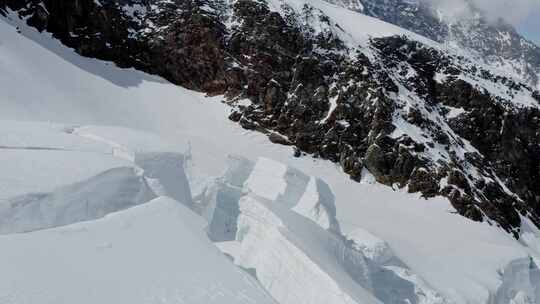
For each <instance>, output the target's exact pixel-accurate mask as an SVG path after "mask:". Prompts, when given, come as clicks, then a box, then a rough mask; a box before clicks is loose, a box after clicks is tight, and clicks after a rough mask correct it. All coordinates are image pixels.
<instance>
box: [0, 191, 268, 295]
mask: <svg viewBox="0 0 540 304" xmlns="http://www.w3.org/2000/svg"><path fill="white" fill-rule="evenodd" d="M205 226H206V224H205V222H204V221H203V220H202V219H201V218H199V217H198V216H197V215H195V214H194V213H193V212H191V211H190V210H189V209H188V208H186V207H185V206H183V205H182V204H181V203H179V202H177V201H174V200H172V199H170V198H165V197H161V198H157V199H155V200H152V201H151V202H149V203H147V204H144V205H141V206H137V207H133V208H131V209H129V210H126V211H123V212H119V213H115V214H109V215H108V216H106V217H105V218H102V219H99V220H96V221H91V222H82V223H77V224H73V225H69V226H65V227H61V228H55V229H50V230H42V231H36V232H31V233H24V234H12V235H4V236H0V247H1V248H2V253H1V257H2V258H1V259H0V268H1V269H2V274H1V275H0V302H1V303H5V304H20V303H41V304H53V303H55V304H58V303H81V304H84V303H111V304H112V303H141V304H142V303H156V304H157V303H194V304H195V303H198V304H208V303H228V304H236V303H273V301H272V300H271V299H270V298H269V297H268V296H266V295H265V293H264V291H263V290H262V289H261V288H260V287H258V286H257V283H256V282H255V280H253V279H252V278H251V277H250V276H249V275H248V274H247V273H245V272H243V271H242V270H240V269H238V268H235V267H234V265H232V264H230V263H229V262H228V261H227V258H226V257H225V256H223V255H222V254H221V253H220V252H219V251H218V250H217V248H215V247H214V246H213V245H212V243H211V242H210V241H209V240H208V239H207V238H206V236H205V232H204V228H205Z"/></svg>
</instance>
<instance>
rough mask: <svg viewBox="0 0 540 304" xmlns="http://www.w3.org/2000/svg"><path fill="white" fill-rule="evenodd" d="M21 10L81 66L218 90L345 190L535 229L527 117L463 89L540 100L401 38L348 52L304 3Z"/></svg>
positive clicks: (537, 183) (538, 212) (537, 218)
mask: <svg viewBox="0 0 540 304" xmlns="http://www.w3.org/2000/svg"><path fill="white" fill-rule="evenodd" d="M23 2H25V1H16V0H1V1H0V11H1V8H6V7H9V8H11V9H13V10H15V11H17V12H18V13H19V15H20V16H21V17H24V18H26V20H27V22H28V23H29V24H30V25H32V26H34V27H36V28H38V29H40V30H46V31H49V32H51V33H53V35H54V36H55V37H57V38H58V39H60V40H61V41H62V42H63V43H65V44H66V45H68V46H70V47H73V48H74V49H75V50H76V51H77V52H79V53H80V54H82V55H84V56H90V57H96V58H100V59H104V60H110V61H114V62H115V63H117V64H118V65H120V66H122V67H135V68H138V69H141V70H143V71H146V72H149V73H154V74H158V75H161V76H163V77H164V78H166V79H168V80H170V81H171V82H173V83H176V84H179V85H182V86H185V87H187V88H190V89H194V90H198V91H203V92H206V93H208V94H211V95H214V94H223V95H225V96H226V98H227V102H228V103H230V104H231V105H232V106H233V107H234V110H233V112H232V113H231V115H230V116H229V118H230V119H231V120H232V121H235V122H238V123H239V124H240V125H241V126H242V127H243V128H246V129H249V130H256V131H259V132H263V133H265V134H267V135H268V136H269V140H270V141H272V142H274V143H277V144H282V145H292V146H294V148H295V156H300V155H301V154H302V153H307V154H311V155H312V156H313V157H319V158H323V159H328V160H330V161H333V162H336V163H339V164H340V165H341V167H342V168H343V170H344V172H345V173H346V174H348V175H350V176H351V178H352V179H354V180H360V179H361V178H362V171H363V168H367V169H368V170H369V171H370V172H371V174H373V175H374V176H375V178H376V180H377V181H379V182H381V183H384V184H387V185H397V186H399V187H407V188H408V191H409V192H421V193H422V194H423V196H425V197H433V196H437V195H442V196H445V197H447V198H448V199H449V200H450V201H451V203H452V205H453V206H454V207H455V209H456V210H457V212H458V213H459V214H461V215H463V216H466V217H469V218H471V219H473V220H477V221H482V220H488V221H492V222H496V223H497V224H499V225H500V226H502V227H503V228H505V229H506V230H508V231H512V232H514V233H515V232H517V229H519V226H520V215H521V216H528V217H530V218H531V219H532V220H533V221H534V222H535V223H537V224H540V112H539V109H538V108H534V107H518V106H515V105H514V104H513V103H512V100H509V99H505V98H504V97H501V96H498V95H494V94H491V93H489V92H487V91H486V90H485V89H482V88H481V87H480V86H479V84H478V83H476V84H471V83H470V82H467V81H465V80H462V79H469V78H471V79H473V78H474V79H480V80H482V81H486V82H490V83H493V84H496V85H498V86H501V87H503V88H504V90H505V91H507V92H509V93H508V94H510V95H512V96H522V95H523V94H525V95H528V96H530V97H531V99H532V100H535V99H536V100H539V99H540V97H538V96H539V94H538V92H537V91H534V90H533V89H531V88H530V87H528V86H527V85H526V84H522V83H516V82H515V81H513V80H511V79H508V78H506V77H502V76H498V75H494V74H492V73H491V72H489V71H486V70H483V69H482V68H479V67H477V66H475V65H474V63H471V62H469V61H467V59H465V58H462V57H456V56H450V55H445V54H443V53H442V52H440V51H438V50H436V49H433V48H430V47H427V46H425V45H422V44H421V43H419V42H415V41H411V40H409V39H408V38H406V37H400V36H394V37H386V38H377V39H373V40H372V41H371V42H370V44H369V47H365V48H356V47H354V48H353V47H351V46H348V45H346V44H345V43H344V42H343V41H341V40H340V38H339V37H340V34H344V33H342V32H341V31H342V30H341V29H340V27H339V25H338V24H337V23H335V22H334V21H333V20H331V19H330V18H328V17H327V16H326V15H324V13H323V12H321V11H319V10H317V9H315V8H313V7H310V6H308V5H306V6H304V7H303V8H302V9H300V10H294V9H293V8H291V7H288V6H287V5H285V4H284V5H283V7H282V8H281V12H280V13H278V12H273V11H271V10H270V9H269V7H268V5H267V4H266V3H265V2H264V1H252V0H239V1H236V2H235V3H234V5H232V6H228V5H226V4H225V3H224V2H221V1H220V0H173V1H171V0H140V1H135V0H132V1H127V0H126V1H105V0H101V1H100V2H96V1H94V0H76V1H61V0H45V1H43V2H42V3H41V1H37V0H35V1H34V0H27V1H26V2H25V3H23ZM397 8H398V7H396V9H397ZM368 9H372V10H375V9H376V7H372V8H369V7H368ZM426 9H427V8H426ZM383 13H385V12H384V11H383V12H378V13H377V14H383ZM409 13H410V12H409ZM373 14H375V13H373ZM404 14H408V13H407V11H405V13H404ZM432 21H433V20H432ZM432 21H429V20H428V21H426V22H428V23H426V24H424V25H422V26H423V27H431V26H432V25H431V22H432ZM314 22H316V23H317V24H318V28H317V30H315V29H314V28H313V27H312V25H311V24H313V23H314ZM434 26H435V25H434ZM440 30H441V35H443V34H444V30H443V29H440ZM479 83H480V82H479ZM520 94H521V95H520ZM239 99H249V100H250V102H251V103H250V104H249V105H243V104H237V103H236V102H237V101H238V100H239ZM516 235H517V234H516Z"/></svg>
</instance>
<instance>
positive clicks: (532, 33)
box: [517, 9, 540, 46]
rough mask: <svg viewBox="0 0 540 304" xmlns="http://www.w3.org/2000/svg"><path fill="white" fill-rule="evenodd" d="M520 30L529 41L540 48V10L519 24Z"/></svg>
mask: <svg viewBox="0 0 540 304" xmlns="http://www.w3.org/2000/svg"><path fill="white" fill-rule="evenodd" d="M517 27H518V30H519V31H520V32H521V33H522V34H523V35H524V36H525V37H526V38H527V39H529V40H531V41H533V42H536V44H537V45H539V46H540V9H538V10H537V11H536V12H534V13H531V15H530V16H529V17H528V18H526V19H525V20H523V21H522V22H520V24H518V26H517Z"/></svg>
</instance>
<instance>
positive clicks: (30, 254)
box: [0, 0, 540, 304]
mask: <svg viewBox="0 0 540 304" xmlns="http://www.w3.org/2000/svg"><path fill="white" fill-rule="evenodd" d="M291 3H293V4H294V3H296V2H291ZM312 3H313V4H314V5H316V6H317V7H320V8H322V9H324V10H325V12H326V13H327V14H328V15H331V17H332V19H334V20H338V21H339V25H340V26H341V27H343V28H344V29H346V31H347V32H348V31H349V30H351V32H353V31H352V29H368V28H369V29H370V30H369V31H371V33H374V32H375V33H377V32H378V33H380V34H381V35H384V34H388V33H392V34H394V33H400V32H401V31H398V30H397V29H396V28H395V27H393V26H387V25H384V26H383V28H380V27H379V26H381V23H380V22H375V21H374V20H375V19H371V18H368V17H366V18H364V17H359V15H358V14H354V13H353V12H348V11H345V10H343V9H340V8H338V7H335V6H333V5H330V4H326V3H323V2H319V1H316V0H314V1H313V2H312ZM300 4H301V2H298V5H300ZM9 23H12V24H15V25H17V26H20V29H21V32H22V34H17V31H16V30H15V28H14V27H13V26H12V25H10V24H9ZM374 27H375V28H374ZM360 32H361V31H359V30H356V31H354V35H352V38H351V39H352V40H351V41H353V42H355V43H357V42H358V41H360V40H362V39H366V37H367V36H366V35H365V34H361V33H360ZM0 37H2V38H1V39H0V88H1V90H2V95H1V96H0V107H1V108H2V111H0V120H6V121H3V122H1V123H0V125H1V126H2V127H1V128H0V132H2V133H0V135H1V136H0V145H2V146H6V147H11V148H8V149H5V148H4V149H0V161H1V163H2V170H1V171H0V197H1V199H2V201H0V205H3V204H4V203H5V200H6V199H11V198H13V197H14V196H19V195H25V194H29V193H38V192H39V193H57V191H59V189H60V190H62V191H66V190H65V189H68V190H69V189H71V187H72V186H73V185H74V184H77V183H81V182H82V183H83V184H86V182H87V181H88V180H90V179H92V178H93V177H96V176H98V175H99V174H102V173H103V172H106V171H108V170H110V169H115V168H122V167H127V168H130V169H129V170H131V172H133V173H134V174H135V176H141V175H137V174H142V176H144V171H147V172H148V176H146V177H145V179H144V180H145V181H146V183H147V184H148V187H150V188H151V189H152V191H153V192H158V194H156V196H157V195H161V194H162V193H168V195H171V196H175V195H176V196H177V197H180V195H181V194H182V195H185V197H189V195H188V194H187V189H188V188H185V185H184V186H182V187H180V189H184V190H183V191H180V192H178V193H176V194H175V192H174V191H171V188H170V187H169V186H167V185H168V183H165V182H159V181H158V184H157V185H155V180H159V179H160V178H163V177H165V178H166V177H172V176H174V175H171V174H169V173H167V172H163V171H161V169H160V170H158V171H161V172H163V173H162V174H161V173H160V174H157V173H156V174H154V173H152V174H151V172H153V171H152V170H153V169H154V168H157V169H159V168H163V167H166V165H165V164H166V163H167V161H165V160H164V161H163V162H156V163H154V165H152V166H146V168H147V169H146V170H145V169H144V168H143V167H145V165H144V163H145V162H139V164H137V155H138V154H139V155H141V154H140V153H172V154H165V155H169V156H171V157H172V158H167V159H172V160H173V162H174V163H175V165H177V166H183V167H186V168H188V169H189V170H188V172H186V175H187V176H188V177H189V183H190V186H191V187H190V190H191V192H192V195H193V197H194V202H193V205H194V206H193V208H194V209H195V210H196V211H198V212H200V213H201V214H202V215H204V216H203V218H205V219H206V220H207V221H208V222H210V224H209V225H210V226H209V227H212V221H213V220H212V219H213V215H214V214H215V213H214V212H213V211H212V210H214V208H215V206H218V205H220V204H224V203H220V204H218V203H215V200H213V199H209V197H210V198H211V197H212V195H210V194H211V193H212V191H214V190H212V188H211V187H215V188H214V189H215V191H217V192H215V191H214V193H222V194H223V193H225V194H227V193H232V195H233V196H234V195H236V196H234V199H233V200H230V199H228V198H227V197H225V199H224V200H222V201H223V202H225V203H231V202H233V203H234V201H236V202H237V204H238V205H237V207H236V206H235V205H234V204H232V205H230V206H228V205H227V206H228V207H229V208H223V210H225V211H226V212H225V214H226V217H221V218H225V219H227V221H225V223H226V224H227V225H229V226H230V227H233V229H232V230H231V231H230V232H228V233H224V234H221V235H218V234H216V235H217V236H220V242H221V241H223V242H227V243H220V247H226V248H228V249H226V250H228V251H230V253H229V254H230V255H231V256H233V257H234V260H235V262H236V263H237V264H240V266H242V265H243V266H244V267H255V268H256V269H257V270H256V276H257V278H259V283H260V284H261V285H262V286H264V287H266V289H267V290H268V291H269V293H270V294H272V295H273V296H274V297H275V298H276V299H279V300H281V301H283V303H286V301H289V303H300V302H294V301H295V300H298V298H295V297H294V295H300V296H299V297H300V300H301V301H306V299H309V300H310V301H312V302H307V301H306V303H317V301H320V303H332V302H330V301H334V303H335V302H337V303H343V301H350V302H351V303H354V302H358V303H377V302H379V301H381V302H384V303H394V302H392V300H391V298H390V296H391V295H392V292H391V291H392V290H397V291H399V293H398V294H399V295H403V296H402V297H403V298H407V299H410V302H411V303H445V302H448V303H456V304H469V303H473V304H476V303H478V304H483V303H510V302H511V301H514V302H516V303H523V301H525V299H527V298H528V299H529V303H538V301H539V299H540V296H538V290H537V289H538V288H537V286H538V285H540V283H539V282H540V276H539V275H538V272H537V270H536V269H537V268H538V267H537V266H536V265H535V264H533V263H532V262H531V256H532V257H536V258H534V259H533V261H536V263H538V256H539V251H538V240H539V239H540V232H539V231H537V230H534V229H532V228H531V227H528V226H527V227H528V228H529V229H528V230H526V231H525V232H524V236H526V237H525V238H524V239H523V240H522V241H521V242H519V241H516V240H515V239H513V238H512V237H511V236H510V235H508V234H506V233H505V232H504V231H502V230H501V229H499V228H497V227H493V226H489V225H487V224H485V223H476V222H472V221H470V220H467V219H465V218H463V217H460V216H458V215H456V214H455V212H454V210H453V208H452V207H451V206H450V204H449V202H448V201H447V200H445V199H443V198H434V199H429V200H424V199H422V198H420V197H419V196H418V195H413V194H407V193H405V191H401V190H398V191H395V190H393V189H391V188H389V187H385V186H382V185H378V184H374V183H371V182H366V181H363V182H362V183H356V182H353V181H351V180H349V179H348V178H347V177H346V176H345V175H344V174H343V173H342V172H341V169H340V168H338V167H337V166H336V165H335V164H332V163H330V162H327V161H323V160H315V159H312V158H310V157H301V158H295V157H294V156H293V151H292V149H291V148H290V147H284V146H279V145H273V144H271V143H270V142H269V141H268V139H267V137H266V136H264V135H263V134H259V133H255V132H250V131H246V130H243V129H241V128H240V127H239V126H237V125H236V124H234V123H233V122H230V121H229V120H228V119H227V116H228V115H227V114H228V112H229V108H228V107H227V105H225V104H223V103H221V102H220V98H221V97H219V96H218V97H212V98H205V97H204V96H203V95H202V94H200V93H196V92H192V91H189V90H186V89H183V88H179V87H176V86H173V85H171V84H169V83H167V82H166V81H164V80H162V79H160V78H158V77H154V76H149V75H146V74H144V73H141V72H137V71H134V70H123V69H119V68H117V67H115V66H114V65H112V64H110V63H105V62H101V61H97V60H93V59H88V58H82V57H79V56H77V55H76V54H75V53H74V52H73V51H72V50H69V49H66V48H64V47H63V46H61V45H60V44H59V43H58V42H56V41H54V40H52V39H51V38H50V37H49V36H48V35H46V34H39V33H37V32H36V31H34V30H32V29H29V28H27V27H25V26H22V25H21V24H19V23H18V21H16V20H11V21H6V19H3V18H2V19H0ZM7 120H9V121H7ZM13 120H16V121H18V122H13ZM22 121H33V122H24V123H23V122H22ZM49 121H53V122H55V123H56V122H57V123H59V124H50V123H49ZM35 122H41V123H39V124H37V123H35ZM99 126H114V127H99ZM119 127H120V128H119ZM24 129H26V131H25V130H24ZM4 130H6V131H4ZM10 130H11V131H10ZM128 130H129V131H128ZM141 131H142V132H141ZM70 132H71V133H70ZM6 134H11V135H10V136H6ZM85 134H86V135H88V134H90V136H84V135H85ZM149 134H159V137H160V138H161V139H159V140H158V139H152V140H150V139H148V138H149V137H152V136H150V135H149ZM156 137H157V136H156ZM164 143H167V144H164ZM28 147H41V148H43V147H46V148H55V149H56V148H62V149H66V150H54V149H53V150H50V149H49V150H47V149H28ZM188 147H191V149H190V151H191V153H190V155H191V158H190V160H189V162H188V163H182V165H180V162H179V160H180V158H179V157H177V156H178V154H183V153H184V152H185V151H187V150H188ZM13 148H15V149H13ZM115 151H116V152H115ZM117 152H121V153H117ZM229 155H241V156H243V158H238V157H233V158H232V160H233V161H232V162H233V163H234V162H236V164H237V166H236V167H237V168H238V170H233V171H235V172H237V173H234V174H232V173H231V172H230V171H229V172H228V173H229V174H230V175H231V176H232V178H228V177H226V176H227V173H226V174H225V177H223V178H218V180H217V181H220V182H222V183H221V184H219V183H218V184H217V186H216V184H215V183H214V182H216V177H219V176H222V174H223V172H224V171H225V170H226V168H227V167H228V166H229V164H230V163H231V158H230V157H229ZM150 159H152V158H150ZM257 164H258V165H259V167H258V168H257V169H256V170H254V168H256V167H257ZM293 168H294V169H293ZM158 173H159V172H158ZM248 180H249V182H248V183H247V184H245V182H246V181H248ZM317 180H321V181H324V183H326V184H327V185H328V188H329V189H330V190H331V193H332V195H333V203H334V206H335V220H336V222H337V223H338V224H339V227H340V230H339V231H340V232H341V233H343V235H344V236H340V235H339V234H338V233H336V230H334V231H330V230H327V227H328V223H327V222H326V220H323V219H325V218H332V217H333V212H332V211H331V208H329V209H327V211H326V213H327V215H324V216H323V217H320V218H317V217H313V214H314V213H312V210H314V209H313V208H311V207H313V206H315V207H316V206H321V207H322V206H327V205H326V203H323V201H327V202H328V201H332V200H325V198H328V197H329V196H328V195H327V194H328V192H326V191H324V190H323V189H322V188H319V187H314V184H315V185H316V184H317V182H316V181H317ZM140 184H142V181H141V183H140ZM213 185H214V186H213ZM219 185H221V186H219ZM218 186H219V187H218ZM245 186H246V187H247V188H248V189H250V190H251V192H247V193H245V192H244V190H245V189H246V188H245ZM267 188H268V189H270V188H272V189H274V190H275V191H276V192H270V191H267ZM173 190H174V189H173ZM229 190H231V192H227V191H229ZM232 190H234V191H232ZM160 191H163V192H160ZM205 191H206V192H205ZM205 193H206V194H207V195H208V196H205V195H204V194H205ZM201 197H202V198H204V199H203V201H205V199H208V200H206V201H205V202H207V203H208V205H204V204H201V203H200V202H199V201H198V200H197V199H199V198H201ZM220 198H223V197H221V196H220ZM269 198H271V199H269ZM163 200H165V202H163ZM219 201H221V200H219ZM269 201H270V202H269ZM316 201H317V202H320V204H319V203H315V202H316ZM299 202H301V203H299ZM181 203H184V204H187V206H189V205H190V203H189V202H187V201H184V202H181ZM185 206H186V205H183V204H180V203H173V202H172V201H170V200H169V199H163V198H158V199H157V201H153V202H151V203H144V204H142V205H139V206H136V207H132V208H130V209H127V210H124V211H121V212H118V213H114V214H108V215H105V217H104V218H101V219H94V220H92V221H88V222H81V223H75V224H72V225H69V226H65V227H60V228H54V229H49V230H41V231H35V232H29V233H22V234H9V235H3V236H0V248H2V251H1V253H0V257H1V258H0V269H2V273H8V274H9V275H0V302H2V303H9V304H12V303H17V304H20V303H40V304H41V303H81V304H84V303H142V302H144V303H167V301H168V302H169V303H170V302H175V301H176V302H180V303H182V301H183V302H185V303H218V302H219V303H272V301H271V300H268V297H267V296H266V295H265V294H264V292H263V291H262V290H260V287H259V285H258V283H257V282H255V281H254V280H253V279H251V278H250V277H249V276H248V275H247V274H246V273H245V272H244V271H243V270H239V269H237V268H235V266H234V265H232V263H231V262H230V261H229V260H228V259H227V258H226V257H225V256H223V255H221V254H220V253H219V251H218V250H217V249H216V248H215V247H214V246H213V245H212V244H211V243H210V241H208V239H207V237H206V232H205V231H203V230H204V229H205V228H204V227H205V226H206V223H205V222H204V221H203V220H201V218H199V217H197V216H196V215H194V214H193V213H192V212H191V211H189V210H187V208H186V207H185ZM206 206H208V207H207V208H206ZM212 206H213V207H212ZM295 206H297V208H296V210H291V209H294V208H295ZM307 207H310V208H307ZM198 208H199V209H198ZM235 208H236V209H235ZM306 210H307V212H306ZM237 211H238V212H237ZM259 211H260V212H259ZM235 212H237V213H235ZM218 218H220V217H217V218H216V219H218ZM258 220H260V221H263V222H258ZM238 223H240V224H238ZM220 227H222V226H221V225H217V227H215V228H216V230H215V231H214V232H216V231H218V232H219V231H221V232H223V231H224V230H220V229H222V228H220ZM218 228H219V229H218ZM246 229H247V230H246ZM359 229H362V230H359ZM209 230H210V231H211V229H209ZM241 230H243V232H242V233H245V235H244V238H242V239H238V240H237V239H236V237H237V234H238V232H239V231H241ZM359 231H367V232H368V233H369V234H370V235H372V236H374V237H373V238H371V237H369V236H368V235H367V234H365V233H364V234H362V233H361V232H359ZM216 233H217V232H216ZM212 235H213V234H212V233H210V237H212ZM258 236H260V237H258ZM345 236H349V237H350V238H351V240H352V243H354V244H356V246H357V247H356V249H355V248H354V247H352V246H353V245H352V244H350V246H351V247H352V248H350V247H349V245H347V246H346V244H348V243H347V242H346V241H345V240H346V238H345ZM231 238H232V239H231ZM375 239H379V240H381V241H383V242H384V243H385V244H386V245H387V246H388V248H390V249H391V252H392V258H391V259H390V260H386V258H382V259H380V260H377V259H373V260H370V257H374V256H376V255H375V253H376V252H377V251H376V250H379V249H377V248H378V247H377V246H382V245H381V244H382V243H381V242H379V241H374V240H375ZM236 241H238V242H239V244H238V243H236ZM228 242H232V243H228ZM377 244H378V245H377ZM534 244H536V245H534ZM278 245H279V247H275V248H274V247H273V246H278ZM250 248H251V249H252V250H250ZM276 248H280V249H282V250H276ZM344 248H346V249H347V250H344V251H343V252H348V253H351V255H350V256H349V257H359V256H363V257H365V261H366V265H368V266H367V268H362V267H348V266H350V264H345V263H344V260H343V259H342V258H340V256H339V255H336V254H335V252H336V251H337V250H341V249H344ZM385 248H386V247H385ZM265 249H267V250H266V251H265ZM353 249H354V250H353ZM351 250H352V251H351ZM359 252H360V253H359ZM271 253H275V255H274V256H272V255H271ZM353 253H354V255H352V254H353ZM387 257H388V256H387ZM355 261H361V259H356V260H355ZM374 261H377V262H374ZM383 261H384V262H383ZM389 261H390V262H392V263H390V264H389ZM395 261H398V262H396V263H395V264H394V262H395ZM527 261H528V262H527ZM279 265H283V267H278V266H279ZM354 265H356V266H358V265H360V266H361V264H354ZM288 266H290V267H288ZM371 267H375V269H377V270H378V271H377V272H375V274H373V273H372V272H370V271H367V272H366V276H364V277H363V278H364V279H365V280H364V279H360V278H361V277H362V276H359V275H358V273H356V275H351V273H350V272H348V270H349V271H350V270H356V271H360V270H369V269H371ZM280 270H281V272H280ZM293 270H294V271H293ZM247 272H250V270H249V269H248V270H247ZM370 273H371V275H367V274H370ZM277 278H279V279H277ZM273 279H275V280H273ZM281 280H283V281H281ZM389 282H394V283H392V284H390V283H389ZM385 286H387V287H388V288H390V289H385ZM535 288H536V290H535ZM299 290H302V291H303V292H302V293H301V294H300V293H299ZM289 296H290V297H289ZM375 298H377V299H375ZM322 299H326V300H327V301H328V302H322ZM345 299H347V300H345ZM381 299H384V300H381ZM394 300H395V299H394ZM519 301H522V302H519ZM525 303H527V302H525Z"/></svg>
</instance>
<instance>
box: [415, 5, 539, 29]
mask: <svg viewBox="0 0 540 304" xmlns="http://www.w3.org/2000/svg"><path fill="white" fill-rule="evenodd" d="M423 1H428V2H431V3H433V4H435V5H436V6H437V7H439V8H440V9H441V10H442V11H444V12H445V14H446V15H449V16H452V17H460V16H467V15H468V14H470V13H471V6H472V7H476V8H478V9H479V10H481V11H483V12H484V14H485V16H486V17H487V18H488V20H492V21H495V20H498V19H499V18H502V19H504V20H505V21H506V22H509V23H510V24H513V25H518V24H519V23H521V22H522V21H523V20H525V19H526V18H527V17H530V16H531V15H533V14H536V15H539V16H540V1H539V0H423Z"/></svg>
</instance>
